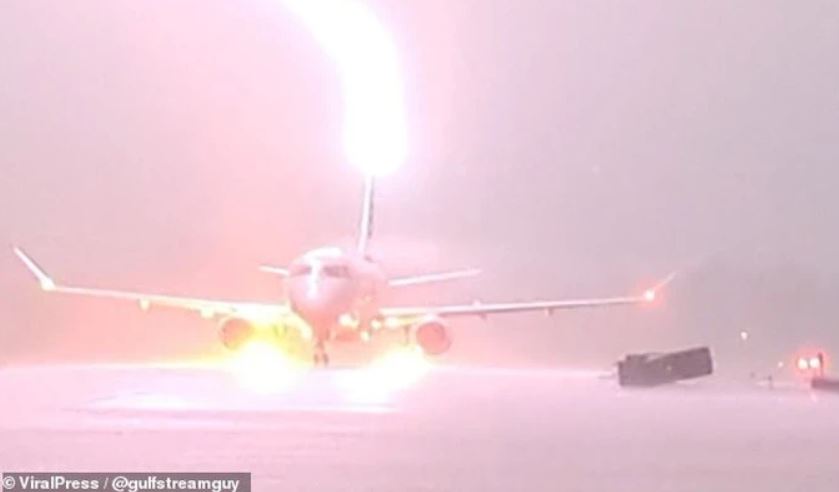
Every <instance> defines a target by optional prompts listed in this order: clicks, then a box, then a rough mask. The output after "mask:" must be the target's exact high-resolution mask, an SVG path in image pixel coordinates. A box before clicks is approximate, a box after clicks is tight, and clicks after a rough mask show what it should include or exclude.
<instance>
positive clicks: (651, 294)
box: [642, 270, 679, 302]
mask: <svg viewBox="0 0 839 492" xmlns="http://www.w3.org/2000/svg"><path fill="white" fill-rule="evenodd" d="M678 274H679V271H678V270H674V271H672V272H670V273H669V274H668V275H667V276H666V277H664V278H663V279H662V280H660V281H659V282H658V283H657V284H655V285H654V286H652V287H650V288H649V289H647V290H645V291H644V294H643V296H642V297H643V299H644V301H646V302H653V301H655V300H656V298H657V297H658V293H659V291H661V290H662V289H664V288H665V287H667V286H668V285H669V284H670V283H671V282H672V281H673V280H674V279H675V278H676V277H677V276H678Z"/></svg>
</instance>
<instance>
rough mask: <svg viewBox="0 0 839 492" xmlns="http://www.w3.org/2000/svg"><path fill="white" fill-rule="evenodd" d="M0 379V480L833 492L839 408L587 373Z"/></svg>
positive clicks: (84, 370)
mask: <svg viewBox="0 0 839 492" xmlns="http://www.w3.org/2000/svg"><path fill="white" fill-rule="evenodd" d="M404 376H405V375H404V374H400V373H399V372H398V371H390V372H385V373H379V374H372V375H371V374H369V373H367V372H365V371H364V370H353V369H336V370H325V371H313V372H303V373H300V374H297V375H296V376H295V377H294V378H293V379H288V380H283V384H282V387H279V388H278V387H275V388H272V389H271V390H270V391H269V390H267V389H265V388H260V389H259V390H257V389H255V388H250V387H243V385H242V381H241V380H240V379H237V378H236V377H234V376H233V375H231V374H230V373H228V372H225V371H221V370H213V369H209V368H192V367H149V366H53V367H26V368H9V367H6V368H0V394H2V407H0V416H2V419H0V469H2V470H6V471H248V472H252V473H253V480H254V490H259V491H281V490H317V491H330V490H365V491H367V490H375V491H378V490H389V491H390V490H435V491H436V490H452V491H462V490H498V491H501V490H505V491H507V490H563V491H568V490H609V491H612V490H621V491H623V490H644V491H651V490H654V491H659V490H661V491H671V490H679V491H682V490H685V491H688V490H689V491H705V490H709V491H710V490H714V491H723V490H736V491H752V490H754V491H792V490H802V491H808V492H814V491H835V490H837V487H839V396H834V395H829V394H814V393H811V392H810V391H808V390H807V389H806V388H805V387H803V386H796V385H788V386H785V387H780V388H776V389H775V390H773V391H770V390H768V389H766V388H761V387H758V386H756V385H752V384H750V383H749V382H748V381H742V382H737V381H730V382H721V381H719V380H716V379H713V378H711V379H707V380H703V381H699V382H696V383H694V384H689V385H680V386H672V387H667V388H657V389H649V390H625V389H624V390H622V389H620V388H618V387H617V384H616V382H615V381H614V380H610V379H605V378H602V377H600V376H599V375H598V374H597V373H593V372H578V371H577V372H574V371H561V370H500V369H455V368H448V369H446V368H435V369H430V370H428V371H427V372H425V373H423V374H421V375H420V374H411V375H410V378H409V379H411V378H412V379H415V380H414V381H413V382H411V384H405V385H400V384H398V381H397V379H398V377H404Z"/></svg>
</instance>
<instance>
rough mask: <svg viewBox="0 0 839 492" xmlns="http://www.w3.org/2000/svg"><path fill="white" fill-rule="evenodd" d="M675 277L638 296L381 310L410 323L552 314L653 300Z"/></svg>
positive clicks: (647, 302) (672, 275)
mask: <svg viewBox="0 0 839 492" xmlns="http://www.w3.org/2000/svg"><path fill="white" fill-rule="evenodd" d="M675 277H676V273H675V272H674V273H671V274H670V275H668V276H667V277H666V278H665V279H664V280H662V281H661V282H659V283H658V284H656V285H655V286H653V287H652V288H650V289H647V290H646V291H644V293H643V294H641V295H636V296H620V297H603V298H592V299H565V300H548V301H529V302H505V303H489V304H483V303H479V302H476V303H474V304H462V305H448V306H418V307H393V308H383V309H382V310H381V313H382V315H383V316H384V317H385V318H391V319H394V320H405V322H406V323H410V322H412V321H413V320H416V319H417V318H422V317H425V316H439V317H441V318H450V317H458V316H481V317H484V316H488V315H491V314H505V313H522V312H530V311H544V312H547V313H548V314H551V313H553V311H556V310H565V309H581V308H596V307H605V306H619V305H629V304H649V303H651V302H653V301H655V299H656V296H657V294H658V292H659V290H661V289H662V288H664V286H666V285H667V284H669V283H670V282H671V281H672V280H673V279H674V278H675Z"/></svg>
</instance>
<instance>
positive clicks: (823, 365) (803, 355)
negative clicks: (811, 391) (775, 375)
mask: <svg viewBox="0 0 839 492" xmlns="http://www.w3.org/2000/svg"><path fill="white" fill-rule="evenodd" d="M794 361H795V363H794V366H793V367H795V369H796V370H797V372H798V374H799V375H800V376H803V377H813V376H823V375H824V373H825V370H826V369H827V366H828V365H829V364H828V358H827V353H826V352H825V351H823V350H799V351H798V353H797V354H796V356H795V359H794Z"/></svg>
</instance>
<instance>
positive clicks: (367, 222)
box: [356, 175, 375, 256]
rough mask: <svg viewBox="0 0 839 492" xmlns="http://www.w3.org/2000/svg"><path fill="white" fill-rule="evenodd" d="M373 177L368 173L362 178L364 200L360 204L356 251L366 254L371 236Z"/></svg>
mask: <svg viewBox="0 0 839 492" xmlns="http://www.w3.org/2000/svg"><path fill="white" fill-rule="evenodd" d="M374 193H375V178H374V177H373V176H372V175H368V176H366V177H365V178H364V201H363V202H362V205H361V207H362V208H361V222H360V223H359V225H358V242H357V246H356V247H357V249H358V253H359V254H361V255H362V256H364V255H366V254H367V245H368V243H369V242H370V238H371V237H372V236H373V200H374V198H375V196H374Z"/></svg>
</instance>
